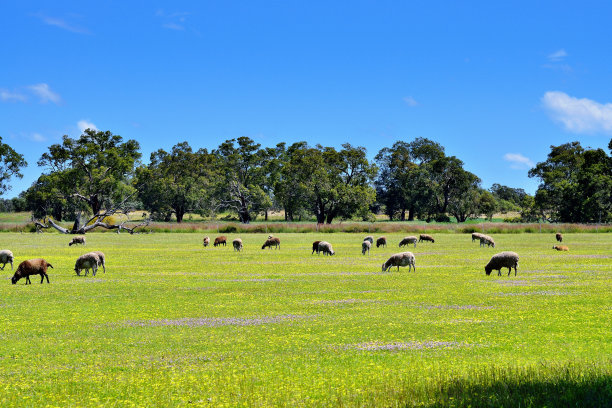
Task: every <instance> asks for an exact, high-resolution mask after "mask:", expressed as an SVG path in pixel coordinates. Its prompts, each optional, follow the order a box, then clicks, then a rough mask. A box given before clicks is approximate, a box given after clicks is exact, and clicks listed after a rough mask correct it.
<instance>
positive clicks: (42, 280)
mask: <svg viewBox="0 0 612 408" xmlns="http://www.w3.org/2000/svg"><path fill="white" fill-rule="evenodd" d="M43 273H44V272H43ZM45 278H47V283H51V282H49V275H47V274H46V273H45V274H44V275H42V276H41V277H40V283H43V282H44V280H45Z"/></svg>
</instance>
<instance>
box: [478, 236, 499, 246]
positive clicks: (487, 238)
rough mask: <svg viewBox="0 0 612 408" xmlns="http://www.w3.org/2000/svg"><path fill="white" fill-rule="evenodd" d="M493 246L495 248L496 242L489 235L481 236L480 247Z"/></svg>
mask: <svg viewBox="0 0 612 408" xmlns="http://www.w3.org/2000/svg"><path fill="white" fill-rule="evenodd" d="M485 245H486V246H492V247H493V248H495V241H494V240H493V238H491V237H490V236H488V235H484V234H482V235H480V245H479V246H485Z"/></svg>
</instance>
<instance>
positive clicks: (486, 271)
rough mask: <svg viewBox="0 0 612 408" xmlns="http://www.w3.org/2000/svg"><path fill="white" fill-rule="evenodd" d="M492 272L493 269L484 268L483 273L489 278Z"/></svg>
mask: <svg viewBox="0 0 612 408" xmlns="http://www.w3.org/2000/svg"><path fill="white" fill-rule="evenodd" d="M492 270H493V268H491V267H490V266H488V265H487V266H485V273H486V274H487V276H489V275H490V274H491V271H492Z"/></svg>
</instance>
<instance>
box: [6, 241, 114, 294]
mask: <svg viewBox="0 0 612 408" xmlns="http://www.w3.org/2000/svg"><path fill="white" fill-rule="evenodd" d="M76 244H81V245H85V237H82V236H79V237H74V238H72V240H71V241H70V242H69V243H68V246H72V245H76ZM14 259H15V257H14V256H13V253H12V252H11V251H9V250H8V249H3V250H1V251H0V264H2V267H0V270H4V267H5V266H6V264H7V263H10V264H11V270H13V260H14ZM100 266H101V267H102V270H103V271H104V272H105V273H106V257H105V256H104V253H103V252H100V251H92V252H88V253H86V254H83V255H81V256H79V257H78V258H77V260H76V262H75V264H74V271H75V272H76V274H77V275H78V276H81V271H83V270H85V276H87V274H88V273H89V270H90V269H91V270H92V273H93V276H96V272H97V271H98V267H100ZM48 268H52V269H53V265H51V264H50V263H49V262H47V261H46V260H44V259H42V258H36V259H28V260H27V261H23V262H21V263H20V264H19V266H18V267H17V270H16V271H15V274H14V275H13V277H12V278H11V282H12V283H13V285H14V284H16V283H17V282H18V281H19V280H20V279H21V278H25V280H26V285H27V284H31V283H32V282H31V281H30V276H32V275H40V283H43V282H44V281H45V278H46V279H47V283H49V275H48V274H47V269H48Z"/></svg>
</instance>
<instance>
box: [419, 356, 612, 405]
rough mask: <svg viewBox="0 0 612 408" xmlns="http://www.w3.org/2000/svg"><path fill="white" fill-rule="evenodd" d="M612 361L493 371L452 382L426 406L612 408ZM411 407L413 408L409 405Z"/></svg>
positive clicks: (444, 385) (435, 393) (441, 389)
mask: <svg viewBox="0 0 612 408" xmlns="http://www.w3.org/2000/svg"><path fill="white" fill-rule="evenodd" d="M610 363H612V362H607V364H606V365H604V366H601V365H599V366H597V365H588V366H584V365H574V364H572V365H568V366H562V367H551V366H540V367H537V368H529V369H521V370H517V369H489V370H487V371H486V372H481V373H478V374H476V375H475V378H467V379H465V378H462V379H454V380H450V381H448V382H446V383H444V384H442V385H441V386H440V387H439V388H438V390H437V392H434V395H433V398H432V399H430V403H425V404H422V405H419V406H424V407H430V408H434V407H436V408H437V407H551V408H552V407H581V408H582V407H597V408H599V407H612V364H610ZM407 406H409V405H407Z"/></svg>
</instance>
